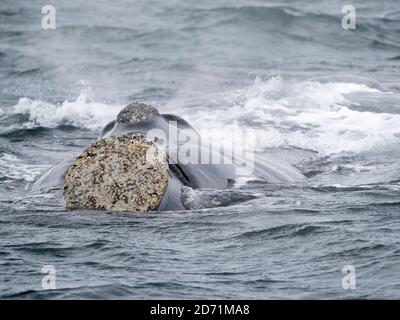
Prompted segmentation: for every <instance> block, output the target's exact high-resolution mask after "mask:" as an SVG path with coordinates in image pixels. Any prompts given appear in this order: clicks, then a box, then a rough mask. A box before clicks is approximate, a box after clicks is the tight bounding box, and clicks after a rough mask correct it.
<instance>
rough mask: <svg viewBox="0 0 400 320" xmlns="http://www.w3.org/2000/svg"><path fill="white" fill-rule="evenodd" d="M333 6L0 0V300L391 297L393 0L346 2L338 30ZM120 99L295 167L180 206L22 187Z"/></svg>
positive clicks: (78, 145)
mask: <svg viewBox="0 0 400 320" xmlns="http://www.w3.org/2000/svg"><path fill="white" fill-rule="evenodd" d="M46 4H53V5H54V6H55V8H56V14H57V16H56V17H57V28H56V29H55V30H47V31H46V30H42V29H41V19H42V17H43V14H42V13H41V8H42V6H43V5H46ZM344 4H348V3H347V2H342V1H337V2H336V3H334V2H332V1H312V2H309V3H308V4H304V3H303V1H282V2H268V3H265V2H261V1H219V2H218V3H216V2H215V1H203V2H202V3H199V2H198V1H168V2H167V1H127V0H119V1H113V2H110V1H98V0H97V1H94V0H91V1H78V0H71V1H65V2H62V3H61V2H59V1H57V2H56V1H50V0H47V1H24V2H22V1H18V2H17V1H14V0H2V1H1V4H0V264H1V266H0V297H3V298H4V297H9V298H251V299H253V298H291V299H292V298H315V299H326V298H340V299H342V298H399V297H400V267H399V266H400V247H399V244H400V238H399V232H400V220H399V214H400V160H399V156H400V141H399V139H400V83H399V76H398V75H399V70H400V8H399V5H398V2H397V1H395V0H393V1H379V2H377V1H352V4H353V5H354V6H355V8H356V10H357V11H356V12H357V28H356V29H355V30H344V29H342V27H341V19H342V17H343V14H342V13H341V8H342V6H343V5H344ZM132 101H141V102H146V103H152V104H154V105H156V106H158V108H159V109H160V110H161V111H162V112H172V113H175V114H178V115H180V116H182V117H184V118H185V119H187V120H188V121H189V122H190V123H192V124H193V125H194V126H195V127H196V128H197V129H198V130H201V129H203V128H217V129H220V130H221V131H220V133H219V132H218V130H217V131H216V132H214V134H213V136H212V137H209V138H212V139H216V140H218V139H221V138H222V137H223V134H224V131H223V129H227V128H228V129H229V128H230V129H235V128H236V129H249V128H252V129H257V130H258V131H257V132H258V133H259V134H258V137H257V138H258V139H257V143H256V146H257V149H258V151H263V152H265V153H267V154H272V153H273V154H274V155H275V156H278V157H283V158H285V159H286V160H287V161H290V162H292V163H294V164H295V166H296V167H297V168H299V169H300V170H301V171H302V173H303V174H304V175H305V176H306V177H307V179H306V180H305V181H302V182H299V183H293V184H270V183H266V182H264V181H257V180H251V181H247V182H242V183H238V184H237V185H236V186H235V187H234V188H232V189H229V190H223V191H218V190H197V191H193V192H192V194H191V197H190V201H189V202H190V207H191V208H192V210H187V211H182V212H162V213H161V212H154V213H149V214H138V213H136V214H129V213H126V214H109V213H106V212H101V211H90V210H85V211H69V210H66V209H65V207H64V202H63V199H62V195H61V193H60V192H49V193H43V194H35V193H32V192H31V191H30V190H31V189H30V188H31V185H32V183H33V182H34V181H35V179H37V177H39V176H40V175H41V174H42V173H43V172H45V171H46V170H47V169H48V168H50V167H51V166H52V165H54V164H56V163H57V162H58V161H60V160H63V159H65V158H67V157H71V156H74V155H76V154H78V153H79V152H80V151H81V150H82V149H83V148H85V147H87V146H88V145H90V144H91V143H92V142H94V141H95V140H96V139H97V137H98V134H99V133H100V132H101V129H102V127H103V126H104V125H105V124H106V123H108V122H109V121H110V120H112V119H113V118H114V117H115V116H116V114H117V113H118V111H119V110H121V109H122V108H123V106H124V105H126V104H127V103H129V102H132ZM44 265H52V266H54V268H55V270H56V289H55V290H43V288H42V278H43V276H44V274H42V273H41V270H42V267H43V266H44ZM345 265H352V266H353V267H354V268H355V271H356V273H355V276H356V288H355V289H349V290H345V289H343V288H342V278H343V277H344V274H343V273H342V272H341V270H342V268H343V266H345Z"/></svg>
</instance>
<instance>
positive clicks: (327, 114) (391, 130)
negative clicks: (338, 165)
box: [183, 77, 400, 154]
mask: <svg viewBox="0 0 400 320" xmlns="http://www.w3.org/2000/svg"><path fill="white" fill-rule="evenodd" d="M365 97H368V98H369V99H367V100H374V101H375V102H376V103H377V105H379V107H380V108H381V110H379V112H372V111H366V110H363V105H362V104H361V103H362V102H361V101H364V100H366V99H365ZM389 98H390V101H392V102H391V103H393V99H395V100H396V101H398V102H399V103H400V95H399V94H398V93H392V92H383V91H381V90H379V89H377V88H373V87H370V86H368V85H366V84H363V83H356V82H339V81H334V82H319V81H294V80H284V79H282V78H281V77H274V78H271V79H268V80H264V81H263V80H261V79H259V78H258V79H256V80H255V82H254V84H253V85H250V86H247V87H245V88H243V89H240V90H237V91H234V92H230V93H227V94H224V95H222V96H220V97H216V98H215V99H213V101H212V102H211V103H210V102H209V103H208V105H207V108H209V109H212V110H213V111H212V112H207V111H205V110H204V108H203V107H202V106H200V107H198V109H197V110H195V111H193V109H191V110H189V112H187V113H186V114H184V115H183V116H184V117H186V118H187V120H189V122H191V123H192V124H194V126H195V127H196V128H204V127H206V128H223V130H222V129H221V130H219V131H217V132H216V131H215V130H212V131H210V132H211V134H210V135H209V136H206V139H208V140H211V141H213V140H222V139H224V135H225V134H226V130H227V129H228V128H230V129H231V130H241V129H243V128H251V129H255V130H256V133H257V134H256V136H257V138H256V143H255V146H256V149H259V150H265V149H267V148H278V147H282V146H289V147H297V148H302V149H307V150H313V151H317V152H319V153H322V154H334V153H340V152H343V151H349V152H363V151H366V150H369V149H371V148H373V147H375V146H377V145H386V144H391V143H395V142H398V139H399V138H398V135H399V134H400V114H395V113H386V112H385V109H384V107H385V101H386V100H387V99H389ZM208 100H209V101H210V99H208ZM204 103H206V102H204ZM197 104H198V103H197ZM353 106H354V107H356V109H357V110H354V109H353V108H352V107H353ZM187 110H188V109H187ZM391 112H392V111H391Z"/></svg>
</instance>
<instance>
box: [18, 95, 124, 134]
mask: <svg viewBox="0 0 400 320" xmlns="http://www.w3.org/2000/svg"><path fill="white" fill-rule="evenodd" d="M122 107H123V106H121V105H109V104H103V103H99V102H94V101H92V99H91V98H90V95H89V94H88V92H87V91H85V90H84V91H82V92H81V94H80V95H79V97H78V98H77V99H76V100H75V101H65V102H63V103H61V104H57V105H54V104H51V103H48V102H45V101H41V100H33V99H29V98H21V99H19V101H18V104H17V105H16V106H14V109H13V113H15V114H17V113H21V114H28V115H29V123H28V124H27V125H28V126H30V127H33V126H43V127H49V128H53V127H57V126H59V125H62V124H69V125H74V126H78V127H83V128H88V129H91V130H96V129H100V128H103V127H104V126H105V125H106V124H107V123H108V122H110V121H111V120H113V119H115V117H116V116H117V114H118V112H119V111H120V110H121V109H122Z"/></svg>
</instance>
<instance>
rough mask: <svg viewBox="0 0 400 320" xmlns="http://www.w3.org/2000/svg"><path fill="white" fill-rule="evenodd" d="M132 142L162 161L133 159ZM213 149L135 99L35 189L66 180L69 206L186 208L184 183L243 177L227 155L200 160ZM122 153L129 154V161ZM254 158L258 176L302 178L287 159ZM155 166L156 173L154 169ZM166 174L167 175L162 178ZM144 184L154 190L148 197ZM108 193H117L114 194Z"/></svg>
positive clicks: (175, 119)
mask: <svg viewBox="0 0 400 320" xmlns="http://www.w3.org/2000/svg"><path fill="white" fill-rule="evenodd" d="M182 135H183V136H185V137H192V138H193V139H189V141H184V142H182V141H178V140H177V138H176V137H177V136H182ZM100 142H101V143H100ZM132 143H134V144H135V148H136V149H135V150H136V151H135V152H137V153H138V154H139V153H140V152H139V151H141V150H147V151H149V150H152V152H153V153H157V154H158V152H159V151H160V152H159V153H160V154H161V153H162V154H163V155H164V160H163V159H161V158H158V159H156V160H155V162H154V163H153V164H154V165H153V164H149V163H148V162H149V159H148V154H147V155H146V156H142V157H141V156H137V155H136V157H131V156H130V155H129V154H126V153H125V152H124V151H122V150H120V149H118V148H128V147H131V146H132ZM116 146H117V147H116ZM118 146H121V147H118ZM153 147H155V149H154V148H153ZM183 147H185V148H186V149H191V148H193V149H195V150H196V153H195V161H184V160H183V159H181V157H180V156H179V155H180V151H181V150H182V148H183ZM100 148H101V149H100ZM141 148H142V149H141ZM111 150H112V151H111ZM154 150H156V151H154ZM108 153H112V154H108ZM209 153H210V145H209V144H208V143H206V142H205V141H204V140H202V138H201V137H200V135H199V134H198V132H197V131H196V130H195V129H194V128H193V127H192V126H191V125H190V124H189V123H188V122H187V121H185V120H184V119H182V118H181V117H179V116H176V115H170V114H160V113H159V112H158V110H157V109H156V108H155V107H152V106H150V105H147V104H143V103H132V104H130V105H128V106H127V107H125V108H124V109H123V110H122V111H121V112H120V113H119V114H118V116H117V118H116V119H115V120H113V121H111V122H110V123H109V124H107V125H106V126H105V127H104V129H103V131H102V132H101V134H100V137H99V140H98V142H96V143H95V144H94V145H92V146H91V147H89V148H88V149H86V150H85V152H84V153H83V154H82V155H81V156H80V157H78V159H76V160H75V159H69V160H66V161H64V162H62V163H60V164H58V165H56V166H55V167H53V168H52V169H50V170H49V171H48V172H47V173H45V174H44V175H43V176H42V177H41V178H39V179H38V181H37V182H36V183H35V188H36V189H42V190H43V187H44V188H45V187H46V185H47V186H49V185H54V184H55V183H56V184H58V183H64V199H65V201H66V205H67V207H69V208H98V209H105V210H110V211H152V210H160V211H164V210H184V209H186V208H185V206H184V204H183V202H182V188H183V187H190V188H192V189H201V188H209V189H225V188H229V187H230V186H231V185H232V183H233V182H234V181H235V179H236V178H238V177H239V176H240V172H239V173H238V170H237V169H238V168H237V166H236V165H235V164H233V163H232V162H231V161H224V160H226V159H225V157H226V156H225V154H221V155H220V156H221V159H222V161H221V162H220V163H212V162H206V163H204V162H202V160H204V158H205V157H204V155H205V154H206V155H207V156H208V154H209ZM157 156H158V155H157ZM121 157H126V158H127V160H129V161H130V162H127V161H124V159H122V158H121ZM146 157H147V158H146ZM121 159H122V160H121ZM120 160H121V161H120ZM153 160H154V159H153ZM191 160H193V157H192V159H191ZM228 160H229V159H228ZM252 161H253V168H252V169H253V170H252V175H253V176H254V177H256V178H258V179H262V180H265V181H267V182H271V183H291V182H294V181H298V180H301V179H304V176H303V175H302V174H301V173H300V172H299V170H297V169H296V168H294V167H293V166H292V165H291V164H289V163H285V161H284V160H283V159H279V161H276V160H273V159H271V158H270V157H268V155H266V154H263V153H254V157H253V159H252ZM138 163H140V165H139V166H138V165H137V164H138ZM133 168H135V170H136V171H135V170H133ZM149 168H150V169H149ZM154 168H157V170H158V171H157V172H156V171H154V170H155V169H154ZM132 170H133V171H132ZM239 171H240V170H239ZM138 175H146V176H148V181H145V180H143V179H139V177H138ZM164 175H165V176H166V177H167V178H166V179H159V178H160V177H164ZM139 180H140V183H139ZM116 181H117V182H116ZM155 181H156V182H155ZM111 184H112V187H113V188H112V190H113V192H106V193H104V192H102V191H103V190H104V188H106V189H107V190H111V189H110V185H111ZM139 184H140V186H141V187H139ZM153 184H154V185H155V186H156V187H155V186H154V185H153ZM144 185H146V186H145V187H143V186H144ZM146 188H147V190H152V191H154V193H152V194H151V196H149V192H148V191H145V190H146ZM94 190H96V191H94ZM124 192H125V193H126V194H125V195H124ZM110 194H114V198H113V197H111V196H110ZM128 195H129V196H128ZM109 197H111V198H110V199H109V200H107V201H108V202H110V203H108V202H107V201H105V200H104V198H107V199H108V198H109ZM129 197H131V198H132V197H133V198H135V199H140V200H141V203H142V204H141V205H140V206H136V205H135V203H134V202H132V201H130V200H129ZM155 198H156V200H155V201H154V199H155ZM121 199H122V200H121ZM143 199H151V205H144V204H143V203H145V202H146V201H144V200H143ZM142 200H143V201H142Z"/></svg>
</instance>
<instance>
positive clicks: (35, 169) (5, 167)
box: [0, 153, 48, 182]
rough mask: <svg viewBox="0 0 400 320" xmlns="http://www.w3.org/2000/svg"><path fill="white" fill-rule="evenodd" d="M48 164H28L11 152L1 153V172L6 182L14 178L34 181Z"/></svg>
mask: <svg viewBox="0 0 400 320" xmlns="http://www.w3.org/2000/svg"><path fill="white" fill-rule="evenodd" d="M47 168H48V166H44V165H33V164H27V163H25V162H24V161H23V160H22V159H20V158H18V157H16V156H15V155H12V154H9V153H3V154H1V155H0V172H1V178H2V179H4V180H3V181H4V182H9V181H13V180H20V181H27V182H33V181H34V180H35V179H36V177H38V176H39V175H40V174H41V173H43V172H44V171H45V170H46V169H47Z"/></svg>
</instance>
